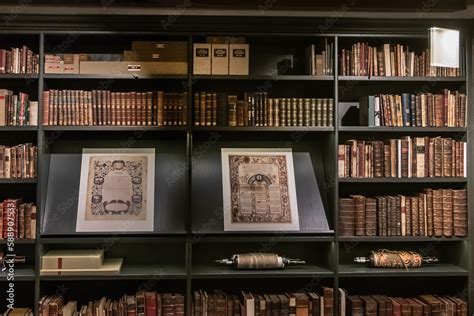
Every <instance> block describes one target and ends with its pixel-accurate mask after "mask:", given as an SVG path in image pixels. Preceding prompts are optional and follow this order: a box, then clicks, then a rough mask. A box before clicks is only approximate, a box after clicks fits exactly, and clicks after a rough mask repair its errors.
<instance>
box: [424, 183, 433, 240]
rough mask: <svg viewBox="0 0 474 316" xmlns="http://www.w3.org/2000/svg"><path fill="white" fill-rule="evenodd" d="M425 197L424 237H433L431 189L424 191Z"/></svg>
mask: <svg viewBox="0 0 474 316" xmlns="http://www.w3.org/2000/svg"><path fill="white" fill-rule="evenodd" d="M425 195H426V204H425V205H426V208H425V212H426V235H427V236H430V237H431V236H433V234H434V231H433V228H434V221H433V190H432V189H425Z"/></svg>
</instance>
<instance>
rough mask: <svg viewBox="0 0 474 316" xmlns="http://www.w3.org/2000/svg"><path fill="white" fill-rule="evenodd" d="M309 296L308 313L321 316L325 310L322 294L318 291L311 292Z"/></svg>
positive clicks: (311, 315)
mask: <svg viewBox="0 0 474 316" xmlns="http://www.w3.org/2000/svg"><path fill="white" fill-rule="evenodd" d="M308 296H309V304H308V314H309V315H310V316H321V315H323V314H322V312H324V310H323V308H321V307H322V306H323V304H322V302H321V300H322V298H321V296H319V295H318V294H317V293H314V292H310V293H308Z"/></svg>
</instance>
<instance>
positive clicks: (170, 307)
mask: <svg viewBox="0 0 474 316" xmlns="http://www.w3.org/2000/svg"><path fill="white" fill-rule="evenodd" d="M38 307H39V314H40V315H49V316H59V315H61V316H89V315H97V316H99V315H104V316H105V315H107V316H109V315H110V316H122V315H127V316H145V315H146V316H158V315H163V316H184V296H183V295H181V294H177V293H163V294H160V293H157V292H154V291H146V292H145V291H143V290H141V291H138V292H137V293H136V294H135V295H123V296H122V297H120V298H119V299H110V298H107V297H102V298H101V299H98V300H95V301H89V302H88V304H87V305H82V306H79V305H78V303H77V301H69V302H66V301H65V300H64V298H63V297H62V296H59V295H53V296H44V297H42V298H41V300H40V301H39V303H38Z"/></svg>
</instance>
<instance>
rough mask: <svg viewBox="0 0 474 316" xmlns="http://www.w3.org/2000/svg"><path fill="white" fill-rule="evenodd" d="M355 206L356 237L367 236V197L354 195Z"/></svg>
mask: <svg viewBox="0 0 474 316" xmlns="http://www.w3.org/2000/svg"><path fill="white" fill-rule="evenodd" d="M352 198H353V199H354V205H355V216H354V220H355V235H356V236H365V197H364V196H362V195H353V196H352Z"/></svg>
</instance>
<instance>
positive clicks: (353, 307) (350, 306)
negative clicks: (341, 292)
mask: <svg viewBox="0 0 474 316" xmlns="http://www.w3.org/2000/svg"><path fill="white" fill-rule="evenodd" d="M346 315H352V316H363V315H364V306H363V301H362V300H361V298H360V297H359V296H355V295H349V296H347V305H346Z"/></svg>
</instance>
